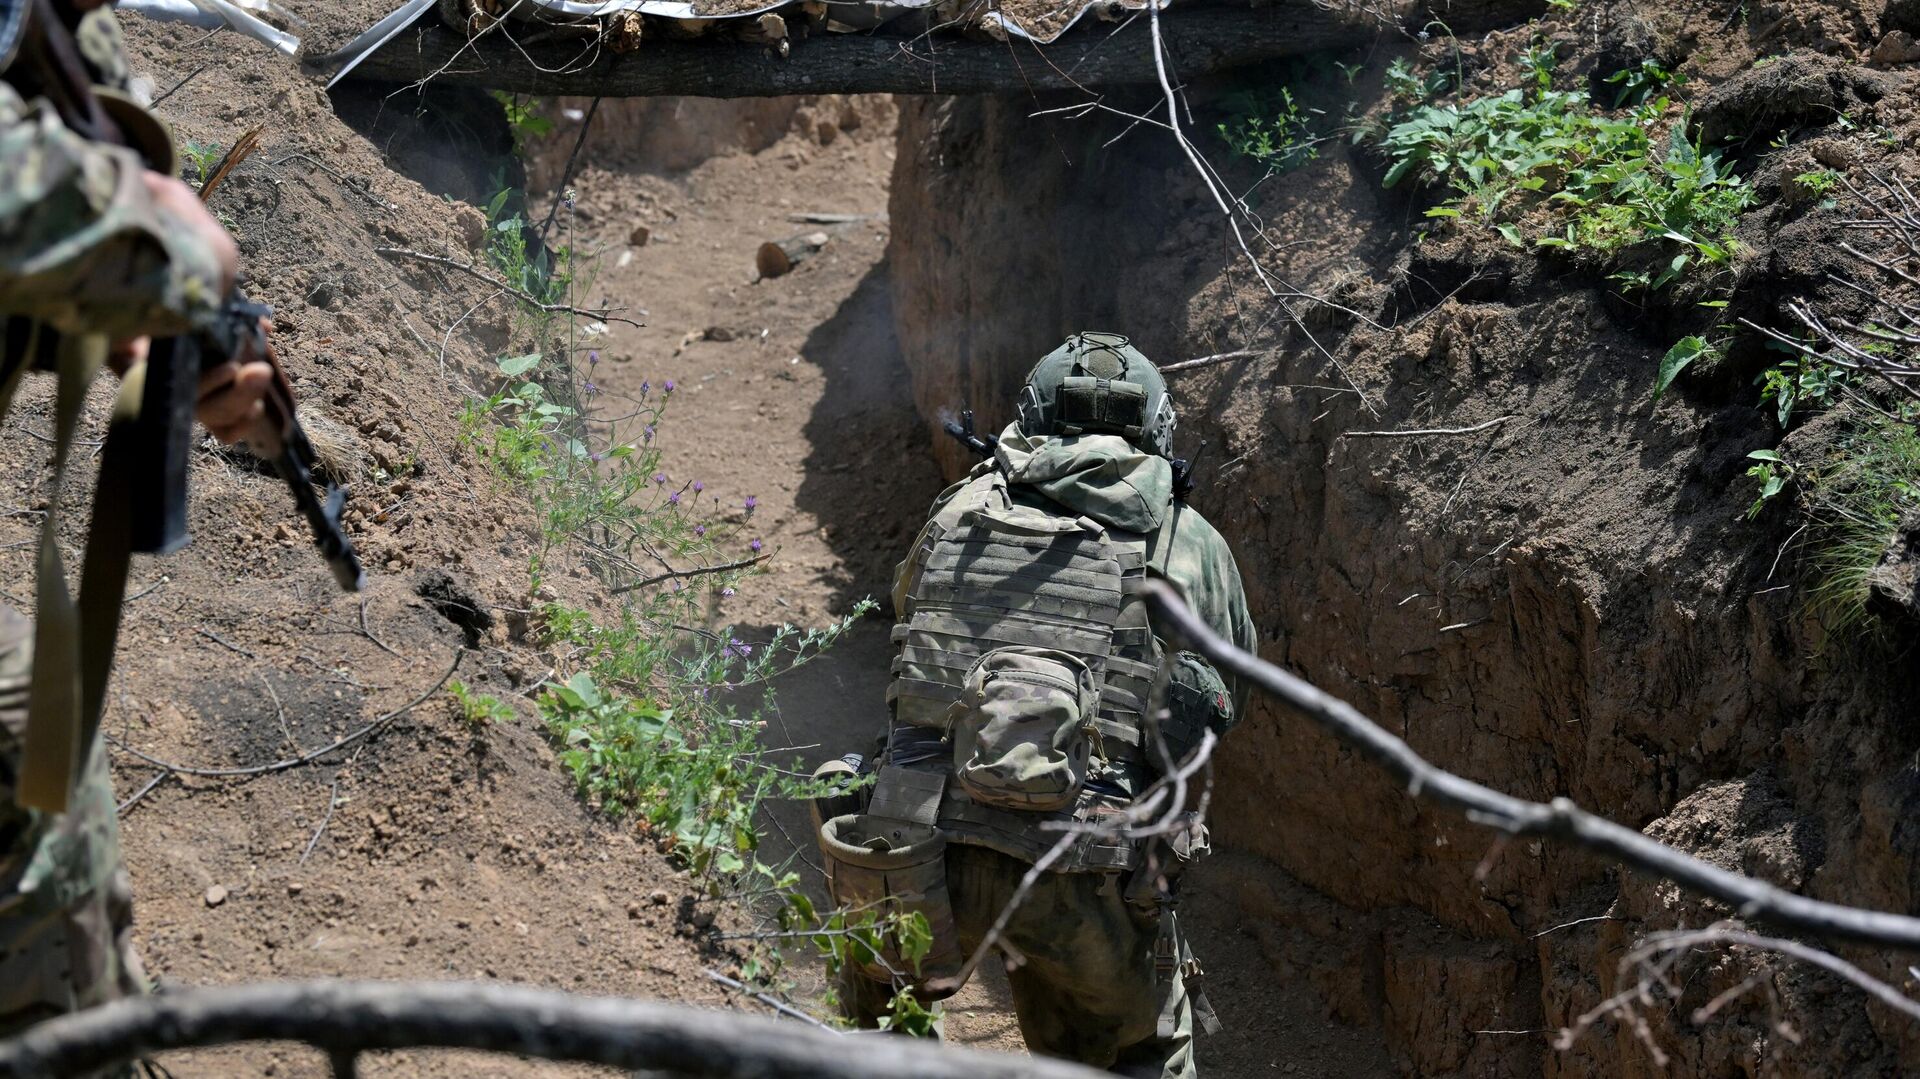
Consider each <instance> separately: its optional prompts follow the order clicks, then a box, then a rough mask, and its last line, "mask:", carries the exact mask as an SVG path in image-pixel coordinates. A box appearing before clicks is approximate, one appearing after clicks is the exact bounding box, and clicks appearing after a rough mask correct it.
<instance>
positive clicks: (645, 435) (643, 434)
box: [641, 424, 653, 442]
mask: <svg viewBox="0 0 1920 1079" xmlns="http://www.w3.org/2000/svg"><path fill="white" fill-rule="evenodd" d="M641 437H642V438H643V439H645V440H646V441H648V442H652V441H653V424H647V429H646V430H645V431H643V432H641Z"/></svg>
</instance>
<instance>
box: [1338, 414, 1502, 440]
mask: <svg viewBox="0 0 1920 1079" xmlns="http://www.w3.org/2000/svg"><path fill="white" fill-rule="evenodd" d="M1512 418H1513V417H1512V416H1501V417H1498V418H1496V419H1491V420H1488V421H1487V422H1485V423H1476V424H1474V425H1473V426H1472V427H1428V428H1424V429H1421V430H1414V431H1342V432H1341V433H1340V437H1341V438H1421V437H1424V436H1427V435H1470V434H1473V433H1474V432H1475V431H1484V430H1486V429H1487V428H1489V427H1498V426H1500V425H1501V424H1503V423H1505V422H1507V421H1508V420H1510V419H1512Z"/></svg>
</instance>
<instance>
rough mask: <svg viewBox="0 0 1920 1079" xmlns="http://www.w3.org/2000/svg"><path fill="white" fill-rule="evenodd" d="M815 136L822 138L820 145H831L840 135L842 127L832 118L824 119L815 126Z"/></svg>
mask: <svg viewBox="0 0 1920 1079" xmlns="http://www.w3.org/2000/svg"><path fill="white" fill-rule="evenodd" d="M813 137H814V138H816V139H819V140H820V145H822V146H831V145H833V140H835V139H837V138H839V137H840V127H839V125H838V124H835V123H834V122H833V121H832V120H822V121H820V123H819V124H817V125H816V126H815V127H814V129H813Z"/></svg>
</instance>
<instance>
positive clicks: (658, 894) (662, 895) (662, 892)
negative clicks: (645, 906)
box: [647, 888, 672, 907]
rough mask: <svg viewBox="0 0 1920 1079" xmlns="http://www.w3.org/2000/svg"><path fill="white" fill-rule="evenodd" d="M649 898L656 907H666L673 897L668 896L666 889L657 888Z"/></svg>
mask: <svg viewBox="0 0 1920 1079" xmlns="http://www.w3.org/2000/svg"><path fill="white" fill-rule="evenodd" d="M647 898H648V899H650V900H652V901H653V905H654V906H656V907H664V906H666V905H667V900H668V899H670V898H672V897H671V896H669V895H667V890H666V889H665V888H655V889H654V890H653V894H652V895H650V896H648V897H647Z"/></svg>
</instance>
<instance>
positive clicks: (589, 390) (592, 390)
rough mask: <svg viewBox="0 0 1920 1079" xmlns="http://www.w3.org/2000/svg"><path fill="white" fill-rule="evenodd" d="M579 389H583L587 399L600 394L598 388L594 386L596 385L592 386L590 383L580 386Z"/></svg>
mask: <svg viewBox="0 0 1920 1079" xmlns="http://www.w3.org/2000/svg"><path fill="white" fill-rule="evenodd" d="M580 388H581V389H583V390H585V391H587V396H588V397H592V396H593V395H594V394H596V393H599V392H600V387H598V386H596V385H594V384H593V383H591V382H588V383H585V384H584V385H582V386H581V387H580Z"/></svg>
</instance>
